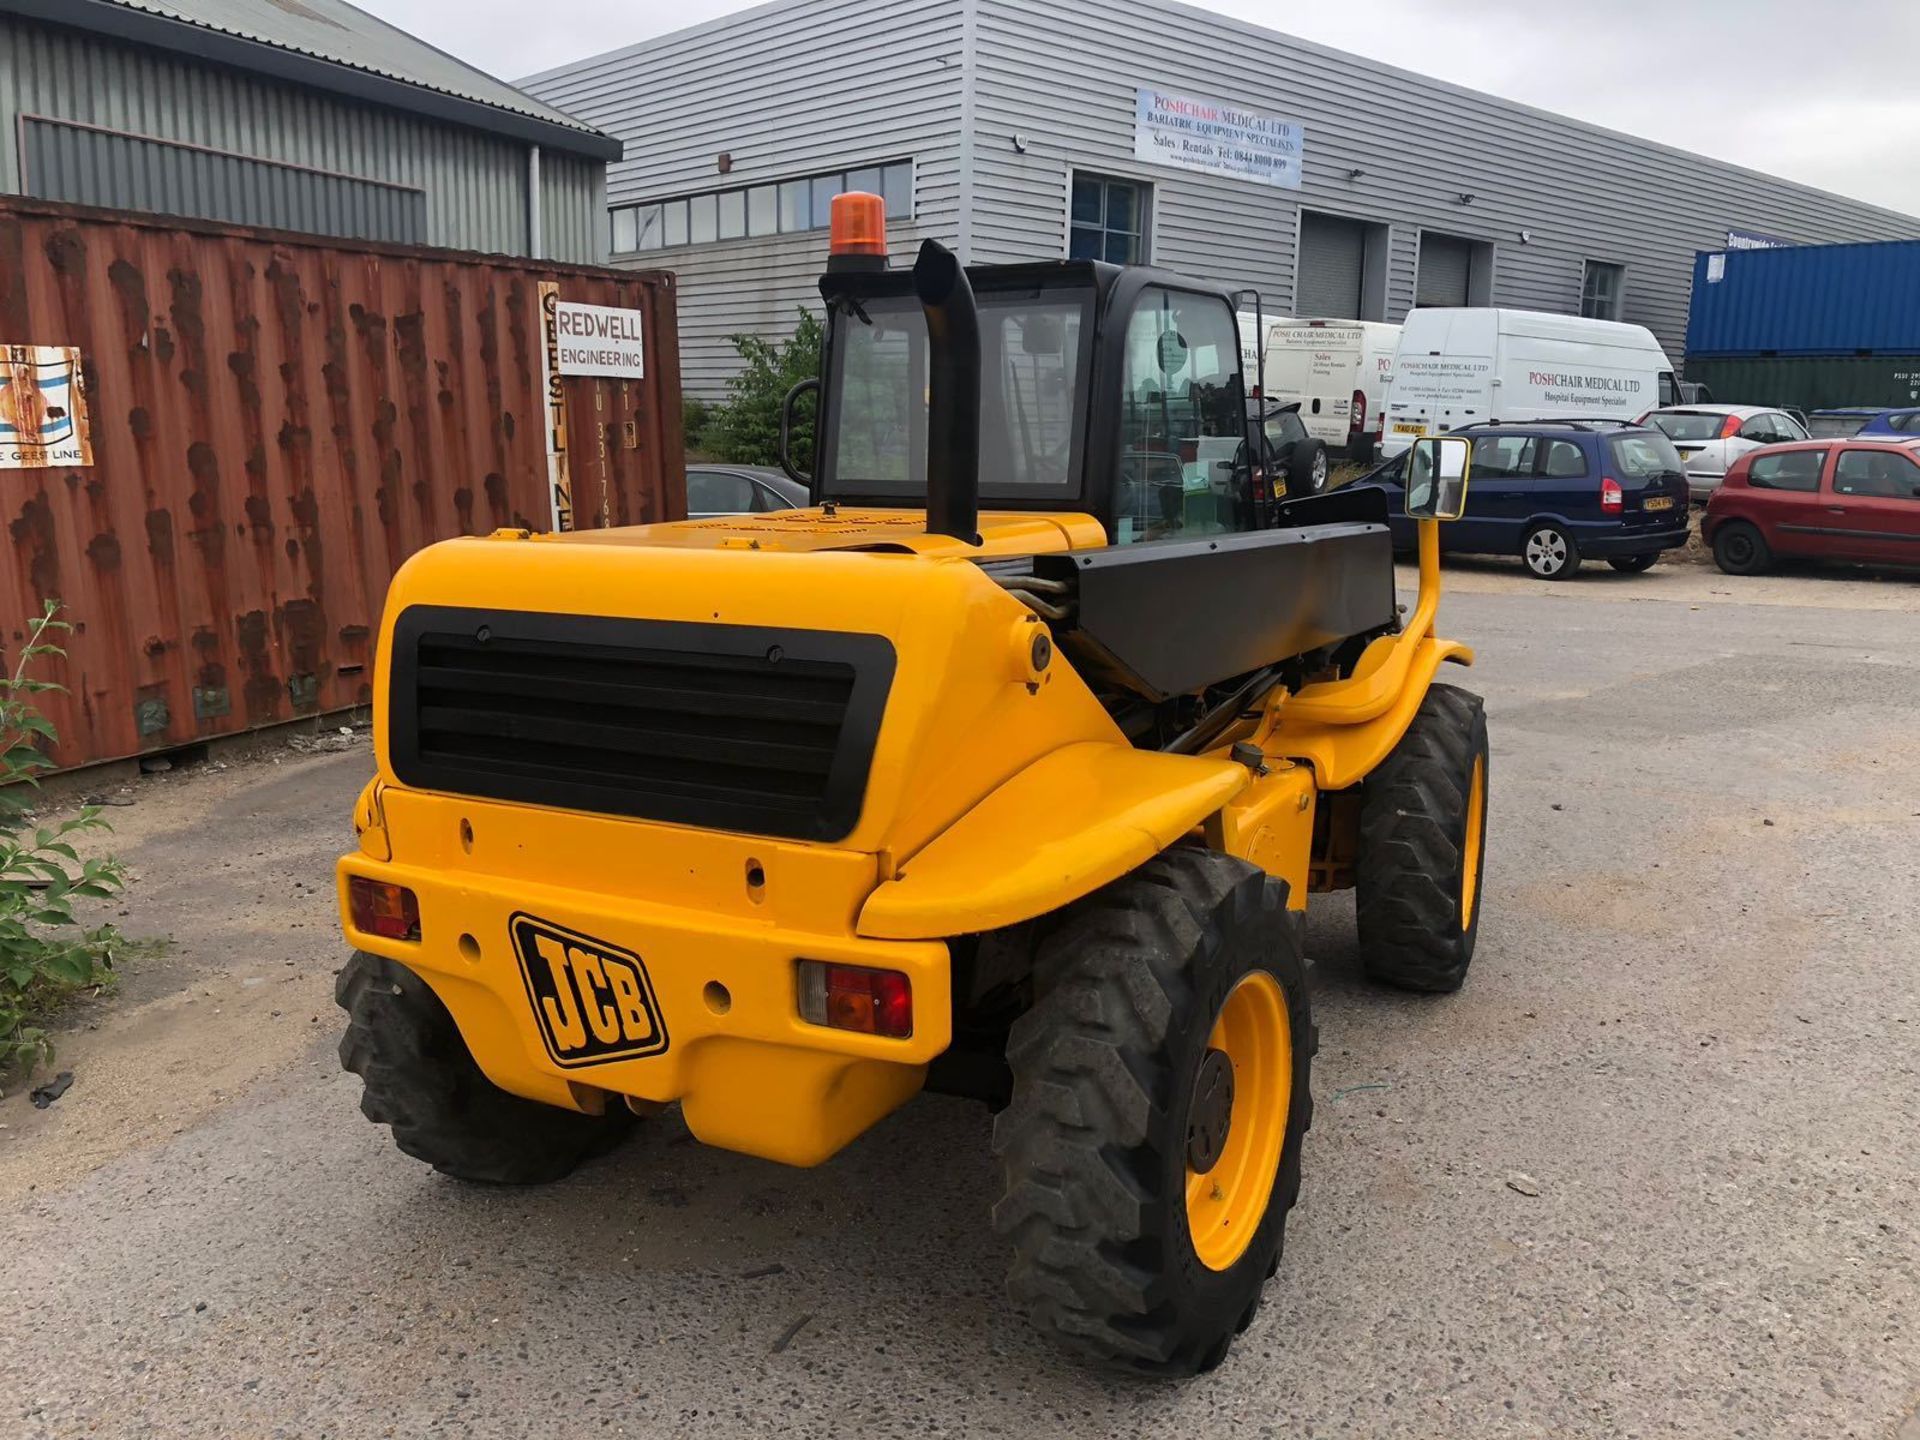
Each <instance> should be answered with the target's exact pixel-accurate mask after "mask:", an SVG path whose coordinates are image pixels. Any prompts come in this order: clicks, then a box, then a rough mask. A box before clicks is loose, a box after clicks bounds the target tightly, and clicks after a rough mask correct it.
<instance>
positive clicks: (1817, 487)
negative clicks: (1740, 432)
mask: <svg viewBox="0 0 1920 1440" xmlns="http://www.w3.org/2000/svg"><path fill="white" fill-rule="evenodd" d="M1700 534H1701V536H1702V538H1704V539H1705V540H1706V542H1707V543H1708V544H1709V545H1710V546H1712V547H1713V558H1714V562H1715V563H1716V564H1717V565H1719V567H1720V568H1721V569H1722V570H1724V571H1726V572H1727V574H1729V575H1754V574H1758V573H1759V572H1760V571H1762V570H1765V569H1766V568H1767V567H1768V566H1769V565H1771V564H1772V563H1773V562H1774V561H1775V560H1782V559H1808V560H1851V561H1855V562H1861V563H1867V564H1896V565H1900V564H1904V565H1920V439H1900V438H1897V437H1893V436H1888V437H1885V438H1881V439H1874V438H1869V437H1867V436H1856V437H1854V438H1852V439H1846V440H1809V441H1806V442H1804V443H1801V444H1797V445H1773V446H1769V447H1767V448H1766V449H1765V450H1756V451H1754V452H1753V453H1752V454H1750V455H1744V456H1742V457H1741V458H1740V459H1739V460H1738V461H1736V462H1735V463H1734V466H1733V468H1732V469H1731V470H1729V471H1728V472H1727V478H1726V482H1725V483H1724V484H1722V485H1721V486H1720V488H1719V489H1718V490H1716V491H1714V493H1713V497H1712V498H1711V499H1710V500H1708V501H1707V513H1706V516H1705V518H1704V519H1702V520H1701V522H1700Z"/></svg>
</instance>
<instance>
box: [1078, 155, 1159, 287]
mask: <svg viewBox="0 0 1920 1440" xmlns="http://www.w3.org/2000/svg"><path fill="white" fill-rule="evenodd" d="M1152 194H1153V190H1152V187H1151V186H1148V185H1142V184H1140V183H1138V182H1137V181H1133V180H1114V179H1110V178H1109V177H1107V176H1105V175H1086V174H1078V175H1075V176H1074V177H1073V210H1072V223H1071V224H1070V226H1069V227H1068V231H1067V255H1068V258H1070V259H1074V260H1107V261H1111V262H1112V263H1113V264H1115V265H1144V264H1146V263H1147V260H1148V258H1149V257H1148V254H1147V211H1148V207H1149V205H1150V203H1151V198H1152Z"/></svg>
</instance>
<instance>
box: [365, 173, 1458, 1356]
mask: <svg viewBox="0 0 1920 1440" xmlns="http://www.w3.org/2000/svg"><path fill="white" fill-rule="evenodd" d="M833 220H834V224H833V231H832V237H833V246H832V255H831V258H830V259H829V261H828V264H827V268H826V273H825V274H824V276H823V278H822V280H821V292H822V295H823V297H824V299H825V302H826V309H827V332H826V342H825V347H824V351H823V355H822V367H821V374H820V377H819V380H818V381H817V382H809V385H810V386H812V387H813V388H817V391H818V396H817V417H818V418H817V438H816V444H815V459H814V463H813V465H812V471H811V476H810V484H811V487H812V494H813V496H814V498H815V501H816V503H815V505H814V506H813V507H812V508H810V509H805V510H797V511H790V512H784V513H773V514H754V515H742V516H738V517H733V518H721V519H703V520H695V521H682V522H677V523H672V524H662V525H653V526H646V527H641V528H634V529H625V530H617V529H616V530H600V531H590V532H583V533H572V534H551V535H549V534H530V533H527V532H524V531H508V532H500V533H496V534H494V535H492V536H489V537H486V538H470V539H463V540H453V541H448V542H445V543H443V544H438V545H434V546H432V547H430V548H429V549H427V550H424V551H422V552H421V553H420V554H418V555H416V556H415V557H414V558H413V559H412V560H410V561H409V562H408V563H407V564H406V566H405V567H404V568H403V569H402V570H401V572H400V573H399V574H398V575H397V576H396V577H395V579H394V581H393V586H392V589H391V592H390V594H389V595H388V599H387V607H386V615H385V619H384V622H383V625H382V630H381V635H380V651H379V653H380V656H381V667H380V673H379V675H378V678H377V682H376V689H375V715H376V730H375V735H376V754H377V757H378V774H377V778H376V779H375V780H374V781H373V782H372V783H371V784H370V785H368V787H367V789H366V791H365V792H364V793H363V794H362V796H361V797H360V800H359V803H358V806H357V810H356V815H355V824H356V829H357V832H358V836H359V840H358V844H357V846H356V848H355V849H354V850H353V851H352V852H351V853H350V854H348V855H347V856H345V857H344V858H343V859H342V860H341V861H340V865H339V877H338V878H339V900H340V908H341V914H342V916H343V921H344V925H345V929H346V936H347V939H348V940H349V941H350V942H351V943H352V945H353V947H354V949H355V952H356V953H355V954H354V956H353V958H352V960H351V961H350V963H349V964H348V965H347V967H346V969H345V970H344V971H343V972H342V974H341V977H340V982H339V989H338V998H339V1000H340V1003H341V1005H342V1006H343V1007H344V1008H345V1009H346V1011H347V1013H348V1017H349V1020H348V1028H347V1033H346V1037H345V1039H344V1040H343V1041H342V1043H341V1057H342V1060H343V1062H344V1064H345V1065H346V1067H347V1068H348V1069H349V1070H351V1071H353V1072H354V1073H356V1074H358V1075H359V1076H360V1077H361V1078H362V1080H363V1081H364V1082H365V1095H364V1099H363V1100H362V1109H363V1110H364V1111H365V1113H366V1114H367V1115H368V1116H369V1117H370V1118H371V1119H373V1120H376V1121H379V1122H381V1123H384V1124H387V1125H390V1126H392V1128H393V1135H394V1139H395V1140H396V1142H397V1143H398V1144H399V1146H400V1148H401V1149H402V1150H404V1151H405V1152H407V1153H408V1154H409V1155H413V1156H416V1157H418V1158H419V1159H421V1160H424V1161H426V1162H428V1163H430V1164H432V1165H433V1166H435V1167H436V1168H437V1169H439V1170H441V1171H443V1172H445V1173H447V1174H449V1175H454V1176H458V1177H461V1178H464V1179H468V1180H475V1181H483V1182H494V1183H505V1184H520V1183H530V1182H536V1181H543V1180H550V1179H553V1178H556V1177H558V1176H561V1175H564V1174H566V1173H567V1172H568V1171H569V1170H570V1169H571V1168H572V1167H573V1166H575V1165H576V1164H577V1163H579V1162H580V1161H581V1160H582V1159H583V1158H585V1157H587V1156H590V1155H592V1154H594V1153H596V1152H598V1151H600V1150H601V1149H603V1148H605V1147H606V1146H608V1145H610V1144H611V1143H612V1142H614V1141H615V1140H616V1139H618V1138H619V1137H620V1135H621V1134H622V1132H623V1131H624V1130H626V1129H627V1128H628V1127H629V1126H630V1125H631V1124H632V1123H633V1122H634V1121H635V1120H636V1118H638V1117H645V1116H649V1115H652V1114H654V1113H656V1112H657V1111H659V1110H660V1109H661V1108H662V1107H663V1106H665V1105H667V1104H671V1103H674V1102H677V1103H678V1104H679V1105H680V1107H681V1111H682V1114H683V1116H684V1118H685V1122H686V1125H687V1127H688V1129H689V1130H690V1131H691V1132H692V1134H693V1135H694V1136H695V1137H696V1138H698V1139H699V1140H701V1141H703V1142H705V1143H707V1144H709V1145H717V1146H724V1147H727V1148H729V1149H733V1150H738V1151H743V1152H745V1153H747V1154H751V1155H758V1156H764V1157H766V1158H768V1159H772V1160H778V1161H782V1162H785V1163H787V1164H790V1165H814V1164H817V1163H819V1162H821V1161H823V1160H826V1159H827V1158H828V1157H830V1156H831V1155H833V1154H834V1152H835V1151H837V1150H839V1149H840V1148H841V1147H842V1146H844V1145H846V1144H848V1143H849V1142H850V1141H852V1140H854V1139H855V1138H856V1137H858V1136H859V1135H860V1134H861V1133H862V1132H864V1131H865V1130H867V1129H868V1128H869V1127H871V1126H872V1125H874V1124H875V1122H877V1121H879V1120H880V1119H881V1118H882V1117H884V1116H886V1115H887V1114H888V1113H890V1112H891V1111H893V1110H894V1109H896V1108H897V1107H899V1106H901V1105H903V1104H905V1103H906V1102H907V1101H908V1100H909V1099H911V1098H912V1097H913V1096H914V1095H915V1094H916V1093H918V1092H919V1091H921V1090H922V1089H934V1090H940V1091H945V1092H949V1093H961V1094H966V1095H971V1096H976V1097H979V1098H981V1099H984V1100H986V1101H987V1102H989V1103H990V1104H991V1105H993V1106H994V1108H995V1109H996V1110H997V1112H998V1114H997V1118H996V1119H995V1122H994V1130H993V1147H994V1151H995V1154H996V1155H997V1157H998V1160H999V1163H1000V1167H1001V1170H1002V1174H1003V1187H1002V1191H1001V1198H1000V1199H999V1201H998V1203H997V1204H996V1205H995V1207H994V1213H993V1223H994V1225H995V1228H996V1229H997V1230H998V1231H999V1233H1000V1234H1002V1235H1003V1236H1004V1237H1005V1238H1006V1240H1007V1241H1008V1242H1009V1243H1010V1245H1011V1248H1012V1251H1013V1260H1012V1270H1011V1278H1010V1281H1009V1291H1010V1294H1011V1297H1012V1299H1013V1301H1014V1303H1015V1304H1016V1305H1017V1306H1018V1307H1019V1308H1020V1309H1022V1310H1023V1311H1025V1312H1026V1313H1027V1314H1028V1315H1030V1316H1031V1317H1032V1319H1033V1320H1034V1321H1035V1322H1036V1323H1037V1324H1038V1325H1039V1326H1040V1327H1041V1328H1042V1329H1043V1330H1045V1331H1047V1332H1049V1333H1050V1334H1052V1335H1054V1336H1056V1337H1057V1338H1059V1339H1060V1340H1061V1341H1063V1342H1064V1343H1066V1344H1067V1345H1069V1346H1071V1347H1074V1348H1076V1349H1078V1350H1079V1351H1081V1352H1083V1353H1086V1354H1089V1355H1092V1356H1095V1357H1098V1358H1100V1359H1103V1360H1108V1361H1111V1362H1114V1363H1117V1364H1120V1365H1123V1366H1128V1367H1132V1368H1134V1369H1137V1370H1141V1371H1146V1372H1152V1373H1161V1374H1188V1373H1193V1372H1195V1371H1201V1370H1206V1369H1209V1368H1211V1367H1212V1366H1214V1365H1216V1364H1217V1363H1219V1361H1220V1359H1221V1358H1222V1356H1224V1355H1225V1354H1226V1352H1227V1348H1228V1346H1229V1345H1230V1343H1231V1342H1232V1339H1233V1337H1234V1335H1235V1333H1236V1332H1237V1331H1239V1330H1242V1329H1244V1328H1245V1327H1246V1325H1247V1324H1248V1322H1249V1321H1250V1320H1251V1319H1252V1317H1253V1314H1254V1311H1255V1309H1256V1308H1257V1307H1258V1305H1259V1303H1260V1297H1261V1292H1262V1288H1263V1286H1264V1285H1265V1283H1266V1281H1267V1279H1268V1278H1269V1277H1270V1276H1271V1275H1272V1274H1273V1273H1274V1271H1275V1269H1276V1268H1277V1266H1278V1265H1279V1262H1280V1253H1281V1240H1282V1228H1283V1226H1284V1224H1285V1221H1286V1215H1287V1211H1288V1209H1289V1208H1290V1207H1291V1206H1292V1205H1293V1203H1294V1199H1295V1197H1296V1195H1297V1194H1298V1192H1299V1187H1300V1161H1301V1142H1302V1138H1303V1136H1304V1133H1305V1131H1306V1129H1307V1124H1308V1121H1309V1118H1310V1116H1311V1113H1312V1102H1311V1099H1310V1098H1309V1094H1308V1067H1309V1062H1310V1058H1311V1056H1312V1054H1313V1051H1314V1047H1315V1031H1314V1026H1313V1023H1312V1020H1311V1017H1310V1014H1309V1007H1308V996H1307V985H1306V980H1305V976H1304V974H1303V969H1302V959H1301V951H1300V943H1301V942H1300V934H1301V924H1300V922H1301V918H1302V912H1303V910H1304V907H1305V906H1306V904H1307V898H1308V896H1309V894H1311V893H1314V892H1319V891H1330V890H1337V889H1344V888H1353V889H1356V890H1357V891H1358V918H1359V931H1360V942H1361V945H1362V947H1363V949H1364V952H1365V955H1366V964H1367V967H1368V969H1369V971H1370V972H1371V973H1372V974H1373V975H1374V976H1376V977H1377V978H1379V979H1381V980H1383V981H1386V982H1389V983H1392V984H1397V985H1402V986H1408V987H1412V988H1415V989H1421V990H1432V991H1444V990H1452V989H1455V988H1457V987H1458V986H1459V985H1460V983H1461V982H1462V980H1463V979H1464V978H1465V975H1466V970H1467V965H1468V962H1469V961H1470V960H1471V959H1472V956H1473V950H1474V937H1475V932H1476V930H1477V928H1478V924H1479V918H1480V905H1479V887H1480V871H1481V855H1482V836H1483V833H1484V828H1485V823H1486V787H1487V732H1486V723H1485V720H1484V717H1483V715H1482V710H1481V703H1480V701H1479V700H1478V699H1477V698H1476V697H1474V696H1473V695H1471V694H1469V693H1467V692H1466V691H1464V690H1459V689H1455V688H1453V687H1450V686H1447V685H1441V684H1436V683H1435V679H1434V677H1435V674H1436V671H1437V670H1438V667H1439V666H1440V665H1441V664H1442V663H1443V662H1447V661H1452V662H1455V663H1459V664H1466V663H1469V662H1470V660H1471V658H1472V657H1471V654H1470V653H1469V652H1468V651H1467V650H1466V649H1465V648H1464V647H1462V646H1461V645H1458V644H1455V643H1453V642H1451V641H1447V640H1442V639H1440V638H1438V636H1437V635H1436V634H1435V633H1434V618H1435V609H1436V606H1437V604H1438V601H1439V593H1440V580H1439V562H1438V541H1437V536H1436V532H1435V528H1434V523H1433V521H1434V520H1435V519H1437V518H1446V517H1451V516H1452V515H1456V514H1458V512H1459V509H1460V505H1461V503H1462V499H1463V496H1464V493H1465V486H1466V482H1467V467H1468V456H1467V449H1468V446H1467V444H1466V442H1465V441H1464V440H1459V439H1455V438H1452V437H1434V438H1430V439H1423V440H1421V441H1419V442H1418V443H1417V445H1416V447H1415V450H1414V454H1413V455H1412V457H1411V460H1410V465H1409V484H1408V487H1407V496H1408V509H1409V511H1410V512H1411V513H1412V514H1414V515H1416V516H1418V517H1420V518H1421V520H1422V522H1423V523H1422V524H1421V526H1420V577H1421V578H1420V593H1419V599H1418V603H1417V604H1416V605H1415V606H1414V608H1413V610H1412V613H1411V614H1404V613H1402V612H1401V611H1400V609H1399V607H1397V606H1396V603H1395V594H1394V576H1393V560H1392V553H1391V548H1390V547H1391V542H1390V539H1389V534H1388V526H1387V512H1386V502H1385V500H1384V498H1383V492H1381V491H1377V490H1373V489H1371V488H1367V489H1362V490H1356V491H1353V492H1350V493H1349V492H1344V491H1339V490H1336V491H1333V492H1331V493H1329V494H1326V495H1320V496H1312V497H1294V498H1289V497H1288V496H1287V495H1286V494H1285V493H1284V487H1283V486H1282V485H1281V484H1280V483H1279V481H1278V477H1277V476H1275V475H1274V474H1273V473H1272V466H1271V464H1270V463H1269V461H1270V458H1271V457H1270V456H1269V455H1268V454H1267V453H1266V452H1265V451H1264V450H1263V447H1262V437H1261V435H1260V433H1259V430H1258V427H1257V426H1253V427H1250V426H1249V422H1248V409H1247V398H1246V391H1247V388H1248V387H1247V384H1246V379H1245V377H1243V376H1242V374H1241V373H1240V363H1241V362H1240V345H1239V343H1238V335H1237V329H1236V320H1235V297H1234V296H1233V295H1232V294H1230V293H1228V292H1226V291H1224V290H1222V289H1220V288H1218V287H1215V286H1211V285H1206V284H1201V283H1196V282H1194V281H1191V280H1186V279H1182V278H1180V277H1178V276H1176V275H1171V274H1166V273H1162V272H1159V271H1155V270H1151V269H1132V268H1128V269H1121V268H1116V267H1112V266H1108V265H1104V264H1098V263H1091V262H1077V261H1068V262H1064V263H1046V264H1026V265H1012V266H1001V267H980V268H975V269H971V270H969V269H967V268H965V267H963V266H961V265H960V264H959V263H958V262H957V261H956V259H955V258H954V256H953V255H952V254H950V253H949V252H948V251H946V250H945V249H943V248H942V247H940V246H939V245H937V244H934V243H931V242H929V243H926V244H923V245H922V247H921V249H920V252H919V254H918V258H917V260H916V262H915V263H914V264H913V266H912V267H911V269H898V268H890V267H889V265H888V263H887V258H886V246H885V239H884V233H883V230H882V223H881V219H880V201H879V200H878V199H877V198H876V197H870V196H859V195H847V196H842V197H840V198H839V199H837V200H836V201H835V202H834V215H833ZM800 388H805V387H796V389H797V390H798V389H800ZM799 400H800V397H799V396H798V395H795V396H790V397H789V408H790V411H791V410H792V408H793V407H795V406H797V405H798V403H799Z"/></svg>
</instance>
